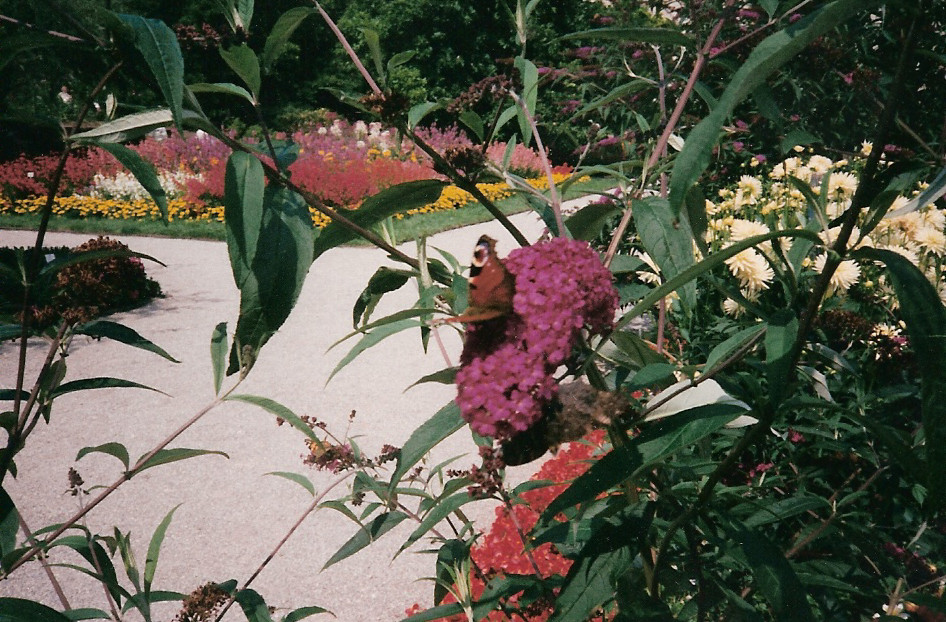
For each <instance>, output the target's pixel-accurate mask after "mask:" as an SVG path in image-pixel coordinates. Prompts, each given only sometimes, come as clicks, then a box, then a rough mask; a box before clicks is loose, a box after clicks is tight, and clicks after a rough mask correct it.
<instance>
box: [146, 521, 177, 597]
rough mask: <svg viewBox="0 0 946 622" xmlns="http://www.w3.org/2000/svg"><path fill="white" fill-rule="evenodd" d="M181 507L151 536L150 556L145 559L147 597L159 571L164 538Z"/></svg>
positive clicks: (162, 522)
mask: <svg viewBox="0 0 946 622" xmlns="http://www.w3.org/2000/svg"><path fill="white" fill-rule="evenodd" d="M179 507H181V506H180V505H177V506H175V507H174V508H173V509H171V511H170V512H168V513H167V514H166V515H165V516H164V519H163V520H162V521H161V523H160V524H159V525H158V528H157V529H155V530H154V534H153V535H152V536H151V542H150V543H149V544H148V556H147V557H146V558H145V573H144V586H145V596H147V595H148V594H150V593H151V584H152V583H153V582H154V573H155V572H156V571H157V569H158V555H159V554H160V553H161V543H163V542H164V536H165V534H166V533H167V530H168V526H170V524H171V519H172V518H173V517H174V512H175V511H177V508H179Z"/></svg>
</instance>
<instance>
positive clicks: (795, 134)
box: [779, 130, 821, 154]
mask: <svg viewBox="0 0 946 622" xmlns="http://www.w3.org/2000/svg"><path fill="white" fill-rule="evenodd" d="M820 142H821V139H820V138H818V137H817V136H815V135H814V134H810V133H808V132H806V131H805V130H792V131H790V132H789V133H788V134H786V135H785V138H783V139H782V141H781V142H780V143H779V150H780V151H781V152H782V153H783V154H787V153H788V152H789V151H791V150H792V149H793V148H794V147H797V146H798V145H802V146H805V145H811V144H814V143H820Z"/></svg>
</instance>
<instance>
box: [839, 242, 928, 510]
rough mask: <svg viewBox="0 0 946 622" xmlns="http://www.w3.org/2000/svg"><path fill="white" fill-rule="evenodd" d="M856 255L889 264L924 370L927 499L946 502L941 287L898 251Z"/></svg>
mask: <svg viewBox="0 0 946 622" xmlns="http://www.w3.org/2000/svg"><path fill="white" fill-rule="evenodd" d="M854 256H855V257H856V258H858V259H869V260H873V261H879V262H881V263H883V264H885V265H886V266H887V270H888V272H889V274H890V277H891V279H890V280H891V282H892V284H893V287H894V291H896V293H897V299H898V300H899V302H900V312H901V314H902V316H903V320H904V321H905V322H906V325H907V334H908V335H909V336H910V345H911V346H912V347H913V349H914V351H916V352H917V357H916V363H917V366H918V367H919V370H920V381H921V386H920V396H921V399H922V416H923V432H924V436H925V438H926V469H927V481H926V488H927V491H928V497H927V502H928V503H929V505H930V506H931V508H932V509H933V510H936V509H937V508H943V507H944V506H946V469H944V468H943V465H944V464H946V307H944V306H943V303H942V302H941V301H940V299H939V295H938V293H937V292H936V288H935V287H933V285H932V284H931V283H930V282H929V281H928V280H927V279H926V276H924V274H923V273H922V272H921V271H920V269H919V268H917V267H916V266H915V265H913V263H911V262H910V260H909V259H907V258H906V257H904V256H903V255H900V254H898V253H895V252H893V251H888V250H881V249H872V248H862V249H858V250H857V251H856V252H855V253H854Z"/></svg>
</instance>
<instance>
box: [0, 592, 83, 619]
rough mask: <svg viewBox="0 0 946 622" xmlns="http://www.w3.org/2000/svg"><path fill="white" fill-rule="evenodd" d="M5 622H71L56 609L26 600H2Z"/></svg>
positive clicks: (1, 609) (0, 609)
mask: <svg viewBox="0 0 946 622" xmlns="http://www.w3.org/2000/svg"><path fill="white" fill-rule="evenodd" d="M0 620H3V622H71V619H70V618H67V617H66V616H65V615H63V614H61V613H59V612H58V611H56V610H55V609H52V608H50V607H47V606H46V605H43V604H41V603H38V602H36V601H33V600H26V599H25V598H0Z"/></svg>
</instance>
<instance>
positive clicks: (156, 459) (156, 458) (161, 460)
mask: <svg viewBox="0 0 946 622" xmlns="http://www.w3.org/2000/svg"><path fill="white" fill-rule="evenodd" d="M209 455H218V456H223V457H224V458H227V459H228V460H229V459H230V456H228V455H227V454H226V453H224V452H222V451H215V450H212V449H188V448H186V447H175V448H172V449H162V450H160V451H158V452H157V453H156V454H154V455H153V456H151V457H150V458H148V460H146V461H145V462H144V463H142V464H140V465H138V466H136V467H135V468H134V469H133V470H132V471H129V472H128V479H131V478H132V477H134V476H135V475H138V474H139V473H141V472H142V471H144V470H146V469H150V468H152V467H156V466H160V465H162V464H170V463H172V462H178V461H180V460H187V459H188V458H196V457H197V456H209ZM142 457H144V456H142ZM138 460H139V462H140V460H141V458H139V459H138Z"/></svg>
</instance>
